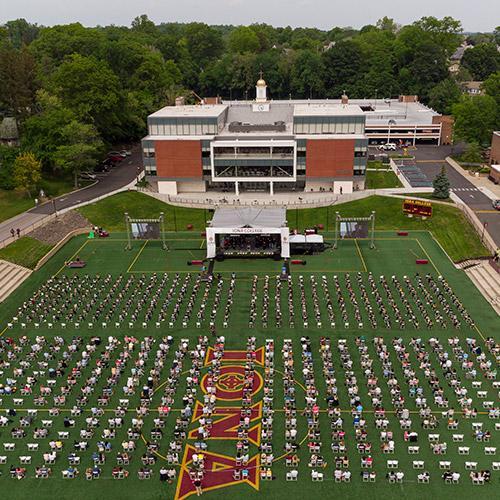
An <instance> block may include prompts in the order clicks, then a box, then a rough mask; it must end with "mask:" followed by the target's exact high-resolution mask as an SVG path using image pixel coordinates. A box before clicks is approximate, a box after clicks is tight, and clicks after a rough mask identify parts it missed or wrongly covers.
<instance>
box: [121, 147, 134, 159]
mask: <svg viewBox="0 0 500 500" xmlns="http://www.w3.org/2000/svg"><path fill="white" fill-rule="evenodd" d="M120 154H121V155H122V156H123V157H124V158H125V157H127V156H130V155H131V154H132V151H129V150H128V149H122V150H121V151H120Z"/></svg>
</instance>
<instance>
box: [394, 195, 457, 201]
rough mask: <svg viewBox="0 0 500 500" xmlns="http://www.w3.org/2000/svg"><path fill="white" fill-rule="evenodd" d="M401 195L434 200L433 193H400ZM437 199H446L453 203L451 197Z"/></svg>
mask: <svg viewBox="0 0 500 500" xmlns="http://www.w3.org/2000/svg"><path fill="white" fill-rule="evenodd" d="M401 196H411V197H412V198H425V199H426V200H431V201H432V200H435V199H436V198H434V193H401ZM438 201H446V202H448V203H453V200H452V199H451V198H445V199H444V200H441V199H439V200H438Z"/></svg>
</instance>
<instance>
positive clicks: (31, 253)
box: [0, 236, 52, 269]
mask: <svg viewBox="0 0 500 500" xmlns="http://www.w3.org/2000/svg"><path fill="white" fill-rule="evenodd" d="M51 248H52V245H47V244H45V243H42V242H40V241H38V240H35V239H34V238H30V237H28V236H24V237H23V238H20V239H18V240H16V241H14V242H13V243H11V244H10V245H8V246H6V247H5V248H1V249H0V259H4V260H8V261H10V262H14V264H18V265H20V266H24V267H28V268H30V269H34V268H35V266H36V265H37V263H38V261H39V260H40V259H41V258H42V257H43V256H44V255H45V254H46V253H47V252H48V251H49V250H50V249H51Z"/></svg>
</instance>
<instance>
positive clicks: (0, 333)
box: [0, 326, 8, 337]
mask: <svg viewBox="0 0 500 500" xmlns="http://www.w3.org/2000/svg"><path fill="white" fill-rule="evenodd" d="M7 328H8V326H6V327H5V328H4V329H3V330H2V331H1V332H0V337H1V336H2V335H3V334H4V333H5V332H6V331H7Z"/></svg>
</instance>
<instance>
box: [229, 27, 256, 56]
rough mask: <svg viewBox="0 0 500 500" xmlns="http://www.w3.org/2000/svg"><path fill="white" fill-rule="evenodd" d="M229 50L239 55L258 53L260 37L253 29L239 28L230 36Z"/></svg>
mask: <svg viewBox="0 0 500 500" xmlns="http://www.w3.org/2000/svg"><path fill="white" fill-rule="evenodd" d="M229 49H230V50H231V52H235V53H239V54H243V53H245V52H257V51H258V50H259V49H260V42H259V37H258V36H257V34H256V33H255V31H254V30H253V29H252V28H249V27H248V26H238V27H237V28H236V29H234V30H233V31H231V34H230V35H229Z"/></svg>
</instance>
